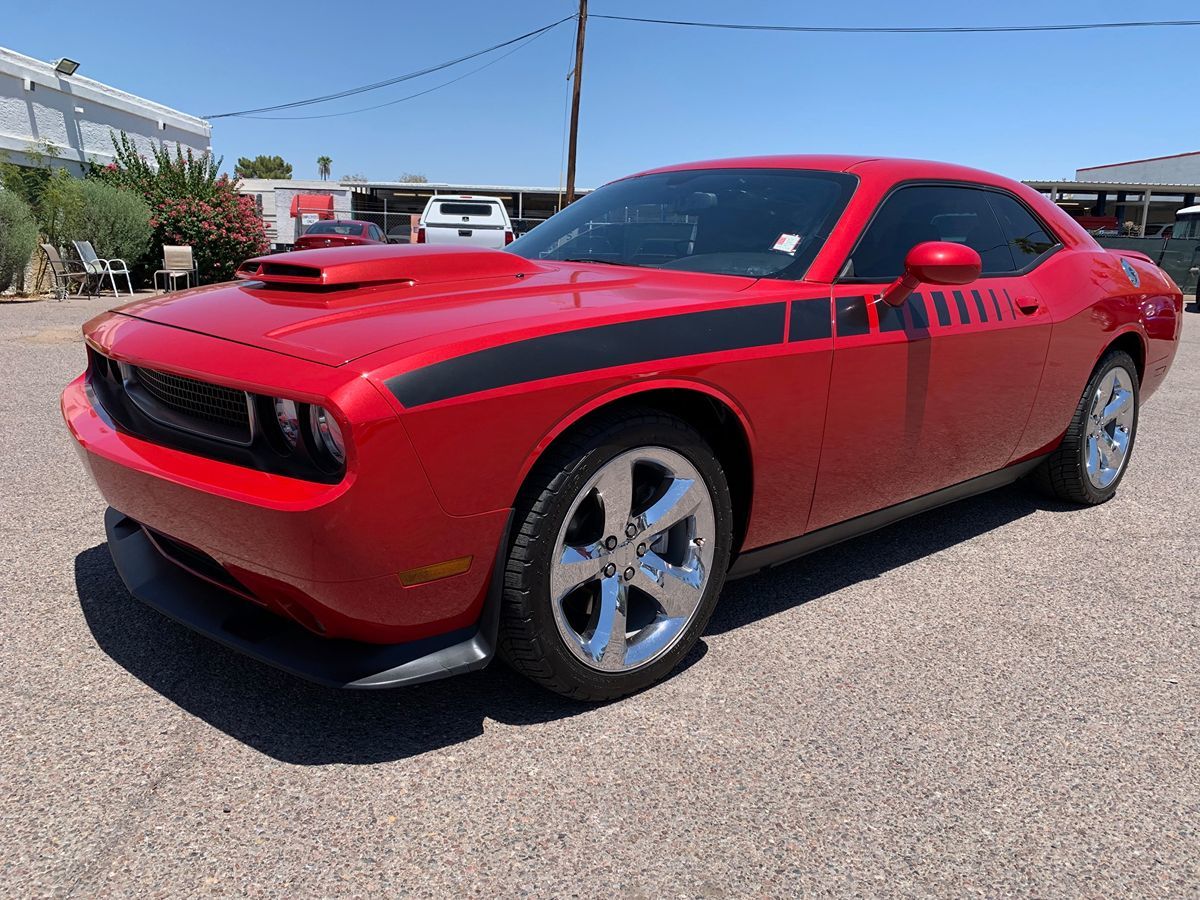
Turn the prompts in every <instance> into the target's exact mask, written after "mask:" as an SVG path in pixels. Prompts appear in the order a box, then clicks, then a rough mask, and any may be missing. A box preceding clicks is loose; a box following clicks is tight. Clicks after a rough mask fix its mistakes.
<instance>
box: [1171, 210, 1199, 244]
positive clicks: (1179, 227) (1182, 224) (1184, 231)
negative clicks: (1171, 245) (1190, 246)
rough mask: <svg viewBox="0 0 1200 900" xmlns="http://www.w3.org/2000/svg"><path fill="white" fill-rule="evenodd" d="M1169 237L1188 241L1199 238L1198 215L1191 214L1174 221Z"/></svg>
mask: <svg viewBox="0 0 1200 900" xmlns="http://www.w3.org/2000/svg"><path fill="white" fill-rule="evenodd" d="M1171 237H1177V238H1188V239H1189V240H1190V239H1193V238H1200V214H1196V213H1192V214H1191V215H1183V216H1180V217H1179V218H1178V219H1176V220H1175V227H1174V228H1173V229H1172V231H1171Z"/></svg>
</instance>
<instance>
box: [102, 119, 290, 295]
mask: <svg viewBox="0 0 1200 900" xmlns="http://www.w3.org/2000/svg"><path fill="white" fill-rule="evenodd" d="M113 146H114V148H115V149H116V160H115V162H113V163H110V164H109V165H107V166H97V167H93V169H92V175H93V176H94V177H96V178H98V179H100V180H101V181H104V182H106V183H108V184H111V185H114V186H116V187H119V188H124V189H126V190H130V191H133V192H134V193H136V194H138V195H139V196H141V197H142V199H143V200H145V201H146V203H148V204H149V205H150V214H151V219H150V228H151V229H152V230H153V243H152V244H151V246H152V248H153V249H154V251H155V252H158V248H159V247H160V246H161V245H162V244H188V245H190V246H191V247H192V248H193V251H194V253H195V259H196V265H197V267H198V268H199V270H200V280H201V281H202V282H204V283H209V282H213V281H225V280H227V279H229V278H232V277H233V272H234V269H235V268H236V267H237V266H238V264H239V263H241V262H243V261H244V260H246V259H249V258H250V257H252V256H258V255H259V254H261V253H265V252H266V250H267V235H266V230H265V228H264V226H263V220H262V216H261V215H260V214H259V212H258V209H257V208H256V207H255V204H254V200H253V198H251V197H248V196H245V195H243V194H239V193H238V191H237V182H235V181H232V180H230V178H229V177H228V176H226V175H221V174H220V170H221V160H220V159H214V158H213V157H212V155H211V154H208V153H202V154H199V155H197V154H195V153H193V152H192V151H191V149H188V150H186V151H184V150H182V149H180V148H179V147H176V148H175V152H174V153H171V152H170V151H168V150H166V149H163V148H160V147H152V148H151V153H152V154H153V157H154V161H153V164H151V162H150V161H148V160H147V159H146V158H145V157H144V156H143V155H142V154H141V153H139V152H138V149H137V147H136V146H135V145H134V143H133V141H132V140H131V139H130V138H129V136H128V135H127V134H125V133H124V132H122V133H121V134H120V135H113Z"/></svg>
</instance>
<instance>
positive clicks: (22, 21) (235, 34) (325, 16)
mask: <svg viewBox="0 0 1200 900" xmlns="http://www.w3.org/2000/svg"><path fill="white" fill-rule="evenodd" d="M575 6H576V4H575V3H574V2H571V0H526V2H521V3H515V2H509V3H495V2H479V0H460V2H448V3H366V4H360V3H355V4H346V5H340V4H331V3H329V2H328V0H324V2H319V3H316V2H313V3H310V2H306V0H289V2H288V3H284V4H272V5H271V6H270V7H269V8H263V9H262V11H261V12H259V11H258V9H259V7H258V5H257V4H254V3H247V2H241V3H232V2H225V0H207V2H206V3H204V4H194V3H162V2H155V3H152V4H151V3H117V4H113V6H112V8H104V9H101V8H99V7H96V6H95V5H93V4H83V3H75V2H67V3H60V4H59V5H58V6H57V7H56V9H57V10H58V11H59V12H58V14H56V15H54V16H53V17H52V19H51V18H48V17H47V13H46V10H45V7H44V6H41V5H38V4H35V3H28V2H22V3H14V4H11V5H10V8H8V9H7V10H6V11H5V14H4V28H3V33H2V34H0V43H3V44H4V45H5V46H8V47H11V48H12V49H14V50H17V51H18V52H21V53H25V54H27V55H30V56H35V57H39V58H42V59H55V58H57V57H59V56H71V57H73V58H76V59H79V60H81V61H82V63H83V65H82V68H81V70H80V72H81V74H86V75H88V76H90V77H92V78H96V79H98V80H100V81H104V82H108V83H110V84H113V85H115V86H117V87H120V88H123V89H125V90H128V91H132V92H134V93H136V94H141V95H142V96H145V97H149V98H151V99H154V100H157V101H159V102H162V103H166V104H168V105H170V106H174V107H176V108H178V109H181V110H184V111H185V112H190V113H194V114H197V115H208V114H213V113H218V112H224V111H228V110H235V109H244V108H247V107H253V106H265V105H269V104H273V103H281V102H287V101H290V100H295V99H300V98H304V97H310V96H314V95H318V94H324V93H329V92H331V91H335V90H341V89H344V88H347V87H352V86H355V85H358V84H363V83H367V82H372V81H377V80H381V79H384V78H388V77H390V76H394V75H398V74H403V73H405V72H409V71H412V70H415V69H420V68H423V67H425V66H428V65H431V64H434V63H437V62H441V61H443V60H446V59H450V58H453V57H455V56H460V55H463V54H465V53H467V52H471V51H474V50H476V49H481V48H483V47H486V46H489V45H491V44H494V43H497V42H499V41H501V40H505V39H507V38H510V37H515V36H516V35H518V34H521V33H523V32H526V31H530V30H532V29H534V28H537V27H539V26H541V25H544V24H548V23H549V22H552V21H554V20H555V19H557V18H561V17H562V16H565V15H568V14H570V13H571V12H573V11H574V9H575ZM985 7H986V8H985ZM591 12H592V13H612V14H616V15H641V16H650V17H663V18H689V19H703V20H713V21H738V22H757V23H788V24H805V25H868V24H869V25H901V26H911V25H931V26H946V25H989V24H991V25H999V24H1033V23H1058V22H1084V21H1092V22H1095V21H1105V20H1110V21H1116V20H1126V19H1136V18H1160V19H1184V18H1194V17H1196V16H1195V14H1196V12H1197V9H1196V7H1195V4H1194V3H1191V2H1156V3H1142V4H1131V3H1128V2H1105V0H1092V2H1075V0H1065V2H1057V3H1032V2H1024V3H1005V4H977V5H975V8H971V6H969V5H967V4H963V3H961V0H959V2H944V0H927V2H925V3H922V4H897V3H889V2H877V0H860V2H857V3H854V4H852V5H851V4H845V5H842V4H833V3H827V4H807V3H806V4H799V3H795V2H775V0H744V2H741V3H738V4H731V3H728V2H723V3H722V2H711V0H692V2H687V3H683V2H678V0H677V2H668V0H661V2H654V0H641V2H634V0H591ZM573 45H574V30H573V23H567V24H564V25H561V26H559V27H558V28H557V29H555V30H554V31H552V32H550V33H548V34H546V35H544V36H542V37H541V38H539V39H538V40H536V41H534V42H533V43H532V44H530V45H529V46H528V47H526V48H524V49H522V50H520V51H519V52H517V53H514V54H513V55H511V56H509V57H508V58H506V59H504V60H502V61H500V62H498V63H496V64H495V65H493V66H491V67H489V68H487V69H485V70H483V71H482V72H480V73H479V74H477V75H474V76H471V77H468V78H466V79H464V80H462V81H460V82H458V83H456V84H453V85H451V86H449V87H447V88H445V89H442V90H439V91H435V92H433V93H431V94H429V95H427V96H424V97H420V98H418V99H416V100H412V101H409V102H405V103H400V104H397V105H394V106H391V107H387V108H385V109H382V110H378V111H375V112H368V113H362V114H359V115H351V116H344V117H339V118H330V119H316V120H312V121H257V120H249V119H216V120H214V122H213V147H214V150H215V151H216V152H217V153H218V154H221V155H224V157H225V164H226V168H230V169H231V168H232V165H233V162H234V160H236V158H237V157H238V156H254V155H256V154H258V153H268V154H273V153H278V154H281V155H282V156H283V157H284V158H285V159H287V160H288V161H289V162H291V163H292V164H293V165H294V167H295V177H297V178H313V177H316V174H317V171H316V158H317V156H319V155H321V154H327V155H329V156H331V157H332V158H333V161H334V162H333V174H334V176H335V177H339V176H342V175H347V174H362V175H365V176H367V177H369V178H372V179H394V178H397V177H398V176H399V175H400V174H401V173H402V172H418V173H424V174H425V175H427V176H428V177H429V178H430V179H431V180H435V181H466V182H477V183H505V184H527V185H556V184H558V183H559V178H560V171H561V167H562V159H563V157H562V149H563V133H564V132H563V129H564V101H565V88H566V75H567V72H568V71H569V69H570V67H571V57H572V53H573ZM1198 48H1200V28H1175V29H1141V30H1131V31H1091V32H1067V33H1040V34H982V35H907V36H901V35H894V36H893V35H811V34H772V33H762V32H737V31H723V30H722V31H714V30H707V29H688V28H674V27H665V26H657V25H645V24H633V23H624V22H613V21H605V20H600V19H594V18H593V19H592V20H591V21H590V22H589V27H588V41H587V58H586V62H585V69H584V75H585V77H584V96H583V112H582V118H581V127H580V153H579V177H578V181H579V183H580V184H581V185H585V186H593V185H597V184H601V183H603V182H604V181H607V180H609V179H611V178H614V177H617V176H619V175H622V174H626V173H629V172H632V171H637V170H640V169H644V168H648V167H651V166H655V165H660V164H664V163H670V162H679V161H684V160H691V159H705V158H712V157H720V156H736V155H748V154H758V153H791V152H797V153H805V152H848V153H859V152H862V153H872V154H879V155H890V156H915V157H923V158H931V159H943V160H949V161H953V162H960V163H965V164H968V165H975V166H979V167H981V168H985V169H991V170H994V171H998V172H1001V173H1003V174H1006V175H1010V176H1013V177H1017V178H1059V177H1066V176H1070V175H1071V174H1072V173H1073V172H1074V170H1075V168H1077V167H1079V166H1087V165H1095V164H1099V163H1105V162H1114V161H1119V160H1124V159H1134V158H1138V157H1145V156H1158V155H1165V154H1171V153H1178V152H1183V151H1188V150H1196V149H1200V138H1198V137H1197V130H1196V125H1197V121H1198V119H1197V112H1196V106H1195V102H1194V99H1195V96H1196V94H1195V90H1194V84H1195V81H1196V74H1197V73H1198V72H1200V50H1198ZM484 61H486V60H479V61H475V62H469V63H465V64H463V65H462V66H460V67H457V68H455V69H452V70H449V71H447V72H441V73H436V74H434V75H430V76H426V77H424V78H422V79H419V80H417V81H413V82H409V83H406V84H401V85H396V86H393V87H389V88H385V89H383V90H379V91H375V92H372V93H369V94H365V95H360V96H358V97H354V98H350V99H347V100H342V101H337V102H334V103H329V104H323V105H322V106H320V107H312V108H309V109H306V110H294V111H290V112H291V114H304V113H319V112H336V111H339V110H344V109H353V108H357V107H361V106H370V105H372V104H375V103H382V102H385V101H388V100H393V99H395V98H397V97H402V96H404V95H406V94H410V93H413V92H415V91H418V90H423V89H424V88H426V87H430V86H433V85H435V84H438V83H440V82H442V81H445V80H448V79H449V78H452V77H455V76H456V75H458V74H460V73H461V72H462V71H465V70H466V69H469V68H471V67H473V66H477V65H479V64H480V63H481V62H484ZM280 114H281V115H283V114H288V113H280Z"/></svg>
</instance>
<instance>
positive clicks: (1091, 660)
mask: <svg viewBox="0 0 1200 900" xmlns="http://www.w3.org/2000/svg"><path fill="white" fill-rule="evenodd" d="M99 308H100V304H99V303H98V302H97V301H92V302H91V303H88V302H86V301H74V300H73V301H68V302H65V303H54V302H45V303H36V304H21V305H16V304H6V305H3V306H0V364H2V370H3V371H4V373H5V376H4V384H3V388H2V389H0V403H2V407H0V408H2V411H3V418H2V420H0V421H3V423H4V425H5V429H4V433H5V438H4V443H3V471H2V472H0V497H3V506H4V510H5V513H6V514H5V515H4V516H3V517H0V533H2V534H3V540H2V541H0V554H2V556H3V560H4V571H5V572H6V573H8V575H7V577H6V578H5V579H4V581H3V588H2V589H3V616H0V671H2V672H3V675H4V683H3V686H2V687H0V723H2V724H3V731H2V733H0V734H2V739H3V745H2V749H0V799H2V804H0V894H2V895H4V896H11V897H29V896H43V895H45V896H60V895H62V896H65V895H74V896H80V897H96V896H110V895H111V896H122V895H135V894H136V895H163V896H180V895H196V894H206V895H207V894H211V895H220V896H227V895H253V896H260V895H261V896H299V895H303V896H371V895H379V894H381V893H383V892H385V891H386V892H387V893H405V894H413V895H437V896H447V895H483V896H495V895H505V896H507V895H514V894H532V895H538V896H570V895H580V896H597V895H604V894H622V895H625V896H630V897H661V896H673V897H719V896H726V895H746V894H753V895H796V894H801V893H803V894H837V895H863V896H873V897H877V896H913V895H923V896H926V895H939V896H962V895H976V894H980V895H987V896H1003V895H1009V894H1017V895H1023V896H1031V895H1039V896H1046V895H1070V896H1091V897H1112V896H1131V895H1141V896H1164V897H1180V896H1184V895H1192V896H1197V895H1200V888H1198V887H1197V885H1198V884H1200V834H1198V823H1200V771H1198V768H1200V767H1198V760H1200V754H1198V753H1197V751H1198V749H1200V747H1198V733H1200V729H1198V713H1197V709H1198V707H1200V674H1198V672H1197V668H1198V666H1197V664H1198V663H1200V611H1198V609H1197V607H1198V596H1200V589H1198V587H1197V583H1198V582H1197V575H1198V574H1200V572H1198V568H1200V566H1198V562H1200V553H1198V551H1197V539H1198V538H1197V531H1198V530H1200V467H1197V466H1196V465H1195V464H1194V463H1195V460H1196V458H1197V455H1198V453H1200V437H1198V436H1197V422H1198V414H1200V339H1198V338H1197V334H1198V332H1197V324H1198V323H1200V316H1196V315H1194V314H1193V313H1192V312H1191V310H1192V309H1193V308H1194V307H1189V312H1188V313H1187V314H1186V316H1185V317H1186V319H1187V320H1188V321H1187V324H1188V325H1189V326H1190V329H1189V332H1190V333H1189V334H1187V335H1185V339H1184V346H1183V348H1182V349H1181V352H1180V357H1179V359H1178V360H1177V362H1176V364H1175V369H1174V371H1173V372H1172V374H1171V377H1170V379H1169V380H1168V382H1167V384H1166V386H1165V387H1164V388H1163V389H1162V390H1161V391H1160V392H1159V394H1158V395H1157V396H1156V397H1155V398H1154V400H1153V401H1152V402H1151V403H1150V404H1149V405H1148V406H1147V407H1146V409H1145V411H1144V413H1143V416H1142V420H1141V431H1140V433H1139V438H1138V446H1137V452H1136V455H1135V458H1134V461H1133V464H1132V467H1131V469H1130V471H1129V474H1128V477H1127V478H1126V480H1125V482H1124V485H1123V487H1122V489H1121V492H1120V494H1119V495H1118V496H1117V498H1116V499H1115V500H1113V501H1112V502H1110V503H1108V504H1107V505H1105V506H1103V507H1100V508H1097V509H1090V510H1078V509H1067V508H1063V507H1060V506H1058V505H1055V504H1052V503H1049V502H1047V501H1045V500H1042V499H1040V498H1038V497H1037V496H1035V495H1033V494H1032V493H1030V492H1029V491H1028V490H1027V489H1025V488H1024V487H1021V486H1014V487H1012V488H1009V489H1005V490H1002V491H1000V492H997V493H994V494H991V495H989V496H985V497H981V498H976V499H973V500H968V501H964V502H962V503H959V504H958V505H956V506H953V507H950V508H947V509H944V510H941V511H938V512H934V513H930V514H927V515H924V516H922V517H920V518H917V519H913V520H910V521H909V522H908V523H905V524H902V525H899V526H895V527H892V528H889V529H887V530H885V531H882V532H879V533H876V534H874V535H871V536H868V537H866V538H862V539H859V540H856V541H853V542H851V543H849V544H845V545H842V546H841V547H837V548H834V549H831V550H828V551H825V552H823V553H820V554H818V555H815V556H812V557H810V558H808V559H807V560H805V561H802V562H800V563H796V564H793V565H790V566H788V567H785V568H783V569H781V570H778V571H776V572H774V573H770V574H766V575H761V576H757V577H755V578H752V579H749V580H746V581H742V582H739V583H737V584H736V585H733V586H731V587H730V588H729V589H728V590H727V591H726V594H725V596H724V597H723V598H722V601H721V606H720V607H719V608H718V611H717V614H716V617H715V619H714V620H713V624H712V625H711V627H710V628H709V632H708V634H707V635H706V636H705V638H704V641H703V643H702V644H701V646H700V647H699V648H698V650H697V651H696V652H695V653H694V654H693V655H692V657H691V658H690V659H689V660H688V665H686V666H685V667H684V668H683V670H682V671H680V672H679V673H678V674H677V675H676V676H675V677H673V678H672V679H670V680H669V681H668V682H667V683H665V684H663V685H661V686H659V687H657V688H655V689H653V690H651V691H648V692H646V693H644V694H642V695H640V696H637V697H634V698H631V699H628V700H625V701H623V702H619V703H614V704H611V705H609V706H604V707H600V708H593V707H583V708H581V707H579V706H575V705H571V704H568V703H565V702H562V701H560V700H558V699H557V698H555V697H553V696H551V695H548V694H545V693H543V692H541V691H540V690H538V689H536V688H534V687H532V686H531V685H528V684H526V683H525V682H524V681H522V680H521V679H520V678H518V677H516V676H515V675H513V674H512V673H510V672H509V671H507V670H506V669H504V668H503V667H501V666H494V667H492V668H490V669H488V670H486V671H484V672H482V673H478V674H475V675H471V676H467V677H463V678H458V679H455V680H451V681H445V682H440V683H436V684H432V685H427V686H423V687H418V688H412V689H407V690H402V691H398V692H391V693H365V694H364V693H339V692H335V691H330V690H325V689H321V688H317V687H313V686H310V685H308V684H306V683H302V682H299V681H297V680H294V679H292V678H290V677H288V676H285V675H282V674H279V673H276V672H275V671H273V670H271V669H268V668H265V667H263V666H260V665H258V664H256V663H253V662H250V661H248V660H245V659H243V658H241V657H238V656H236V655H234V654H232V653H230V652H227V651H225V650H224V649H222V648H220V647H219V646H217V645H216V644H213V643H211V642H209V641H206V640H204V639H202V638H199V637H195V636H193V635H192V634H191V633H189V632H187V631H185V630H184V629H183V628H181V627H179V626H177V625H175V624H173V623H172V622H170V621H168V620H166V619H164V618H162V617H160V616H159V615H158V614H156V613H154V612H151V611H149V610H148V609H146V608H144V607H142V606H141V605H140V604H138V603H137V602H136V601H134V600H132V599H131V598H130V597H129V596H128V594H127V593H126V592H125V590H124V589H123V587H122V586H121V583H120V581H119V580H118V578H117V576H116V574H115V572H114V570H113V567H112V564H111V562H110V560H109V556H108V551H107V549H106V547H105V539H104V530H103V526H102V522H101V516H102V513H103V504H102V503H101V501H100V498H99V496H98V495H97V494H96V492H95V491H94V489H93V488H92V486H91V485H90V483H89V482H88V480H87V478H86V477H85V475H84V473H83V471H82V469H81V467H80V466H79V464H78V462H77V460H76V458H75V455H74V452H73V450H72V449H71V446H70V441H69V439H68V437H67V434H66V432H65V430H64V428H63V426H62V423H61V421H60V418H59V414H58V409H57V400H58V391H59V389H60V387H61V386H62V385H63V384H64V383H65V382H66V381H67V380H69V378H71V377H72V376H74V375H75V374H76V373H77V372H78V371H79V370H80V368H81V367H82V362H83V347H82V345H81V343H80V340H79V337H78V333H79V325H80V323H81V322H83V321H84V320H85V319H86V318H88V316H89V315H90V314H92V313H93V312H95V311H96V310H97V309H99Z"/></svg>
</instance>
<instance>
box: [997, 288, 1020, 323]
mask: <svg viewBox="0 0 1200 900" xmlns="http://www.w3.org/2000/svg"><path fill="white" fill-rule="evenodd" d="M1000 290H1002V291H1004V299H1005V300H1007V301H1008V308H1009V310H1010V311H1011V312H1012V317H1013V318H1014V319H1015V318H1016V317H1017V308H1016V307H1015V306H1013V302H1012V297H1010V296H1009V295H1008V288H1001V289H1000Z"/></svg>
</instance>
